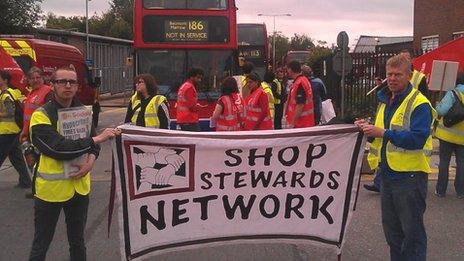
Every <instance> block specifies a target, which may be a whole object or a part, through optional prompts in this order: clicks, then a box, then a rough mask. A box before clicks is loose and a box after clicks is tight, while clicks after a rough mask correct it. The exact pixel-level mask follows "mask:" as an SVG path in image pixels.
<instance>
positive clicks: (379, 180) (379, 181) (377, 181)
mask: <svg viewBox="0 0 464 261" xmlns="http://www.w3.org/2000/svg"><path fill="white" fill-rule="evenodd" d="M379 173H380V171H379V169H376V170H375V176H374V186H375V187H376V188H378V189H380V187H381V186H382V177H381V174H379Z"/></svg>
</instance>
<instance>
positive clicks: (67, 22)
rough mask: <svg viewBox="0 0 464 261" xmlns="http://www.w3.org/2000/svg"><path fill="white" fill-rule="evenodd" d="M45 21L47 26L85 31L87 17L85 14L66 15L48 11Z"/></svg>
mask: <svg viewBox="0 0 464 261" xmlns="http://www.w3.org/2000/svg"><path fill="white" fill-rule="evenodd" d="M45 21H46V23H45V25H46V27H47V28H53V29H64V30H70V31H78V32H85V17H83V16H70V17H65V16H57V15H55V14H53V13H48V14H47V16H46V17H45Z"/></svg>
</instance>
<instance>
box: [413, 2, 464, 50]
mask: <svg viewBox="0 0 464 261" xmlns="http://www.w3.org/2000/svg"><path fill="white" fill-rule="evenodd" d="M462 36H464V0H416V1H414V49H422V50H423V51H424V52H426V51H430V50H433V49H435V48H437V47H438V46H439V45H442V44H444V43H446V42H449V41H451V40H454V39H457V38H459V37H462Z"/></svg>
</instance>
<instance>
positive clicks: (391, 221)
mask: <svg viewBox="0 0 464 261" xmlns="http://www.w3.org/2000/svg"><path fill="white" fill-rule="evenodd" d="M404 175H409V177H408V178H405V179H400V180H391V179H389V178H388V177H387V176H386V175H382V187H381V205H382V226H383V231H384V234H385V238H386V240H387V243H388V245H389V246H390V258H391V260H392V261H412V260H426V256H427V234H426V232H425V226H424V212H425V208H426V200H425V199H426V196H427V179H428V177H427V174H425V173H415V174H404Z"/></svg>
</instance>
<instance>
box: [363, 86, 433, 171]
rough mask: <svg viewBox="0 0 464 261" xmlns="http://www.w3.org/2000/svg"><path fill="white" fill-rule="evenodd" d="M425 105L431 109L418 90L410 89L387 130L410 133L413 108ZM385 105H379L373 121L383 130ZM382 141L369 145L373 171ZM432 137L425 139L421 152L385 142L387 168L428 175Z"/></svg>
mask: <svg viewBox="0 0 464 261" xmlns="http://www.w3.org/2000/svg"><path fill="white" fill-rule="evenodd" d="M424 103H427V104H429V106H430V107H431V108H432V105H431V104H430V102H429V100H428V99H427V98H426V97H425V96H424V95H422V94H421V93H420V92H419V91H418V90H416V89H414V88H411V91H410V92H409V94H408V95H407V96H406V98H405V99H404V100H403V102H402V103H401V104H400V106H399V107H398V109H397V110H396V111H395V113H394V114H393V117H392V120H391V121H390V126H387V129H390V130H406V131H410V127H411V126H410V124H411V115H412V113H413V111H414V110H415V108H416V107H417V106H419V105H421V104H424ZM385 108H386V105H385V103H380V104H379V107H378V109H377V116H376V119H375V126H377V127H379V128H382V129H385V126H384V113H385ZM432 114H433V117H435V116H436V112H435V110H434V109H433V108H432ZM382 144H383V139H381V138H376V139H374V141H373V142H372V144H371V147H370V150H369V155H368V162H369V166H370V167H371V169H375V168H377V167H378V166H379V162H380V154H381V149H382ZM432 149H433V146H432V136H431V135H430V136H429V137H428V138H427V141H426V143H425V145H424V147H423V149H421V150H407V149H403V148H400V147H397V146H395V145H394V144H393V143H391V142H390V141H388V142H387V147H386V159H382V160H387V164H388V166H389V167H390V168H391V169H392V170H394V171H397V172H411V171H422V172H425V173H430V172H431V169H430V158H431V155H432Z"/></svg>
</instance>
